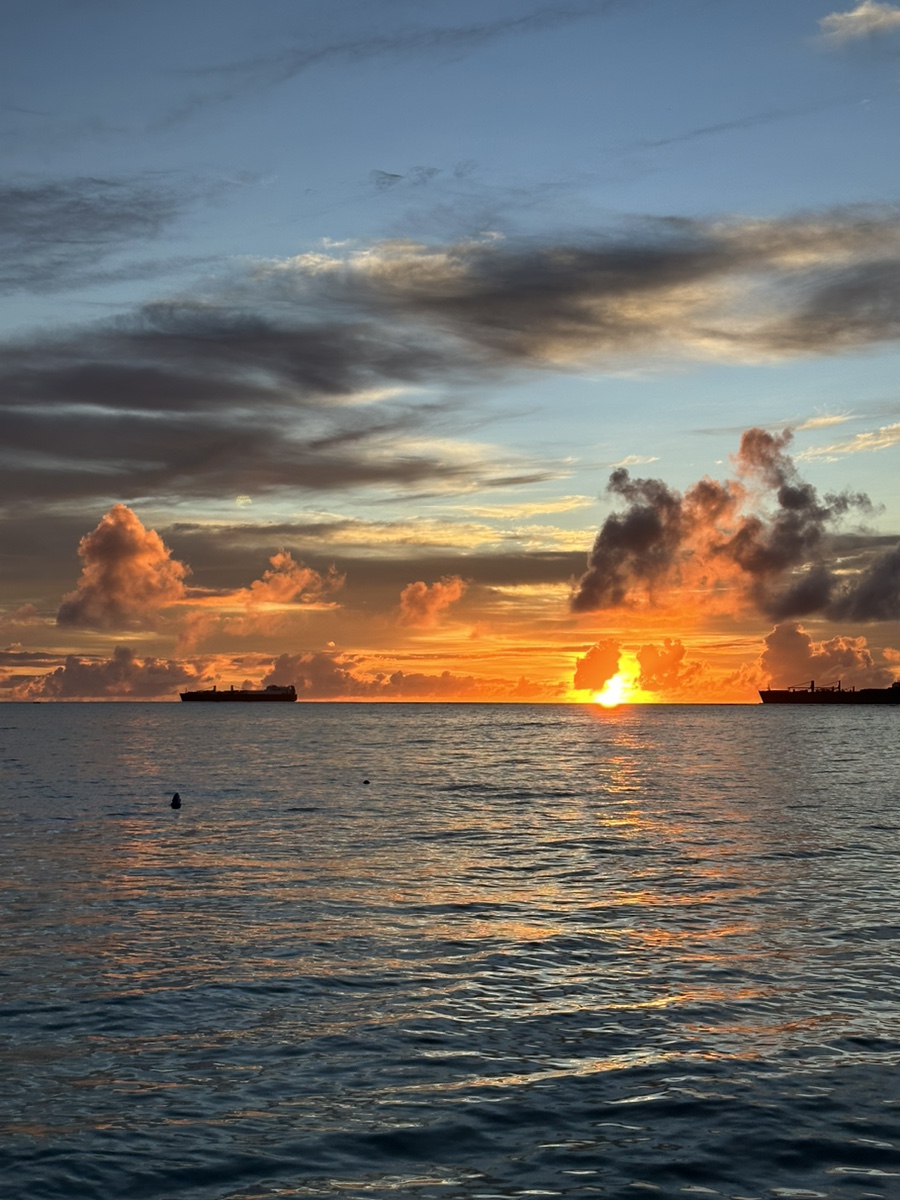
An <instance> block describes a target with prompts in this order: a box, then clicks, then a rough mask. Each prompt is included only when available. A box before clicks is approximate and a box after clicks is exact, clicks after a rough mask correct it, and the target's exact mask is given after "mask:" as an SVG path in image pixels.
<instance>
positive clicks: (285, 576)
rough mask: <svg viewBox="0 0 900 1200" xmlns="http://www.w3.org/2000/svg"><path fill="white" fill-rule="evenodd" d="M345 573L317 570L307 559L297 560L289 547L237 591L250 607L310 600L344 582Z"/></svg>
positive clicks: (320, 596) (313, 600)
mask: <svg viewBox="0 0 900 1200" xmlns="http://www.w3.org/2000/svg"><path fill="white" fill-rule="evenodd" d="M343 582H344V580H343V577H342V576H340V575H338V574H337V572H335V571H333V570H331V571H328V572H327V573H326V574H324V575H323V574H321V573H320V572H318V571H314V570H313V569H312V567H308V566H306V564H305V563H298V562H295V561H294V559H293V557H292V555H291V553H290V551H288V550H279V551H278V553H277V554H273V555H272V557H271V558H270V559H269V566H268V567H267V568H266V570H265V571H264V572H263V574H262V577H261V578H260V579H255V580H254V581H253V583H251V584H250V587H249V588H246V589H244V590H242V591H241V592H239V593H238V597H239V598H242V599H246V603H247V606H248V607H249V608H256V607H258V606H259V605H263V604H311V603H314V602H315V601H318V600H321V599H322V597H323V596H325V595H326V594H327V593H329V592H333V591H336V590H337V589H338V588H340V587H341V586H342V585H343Z"/></svg>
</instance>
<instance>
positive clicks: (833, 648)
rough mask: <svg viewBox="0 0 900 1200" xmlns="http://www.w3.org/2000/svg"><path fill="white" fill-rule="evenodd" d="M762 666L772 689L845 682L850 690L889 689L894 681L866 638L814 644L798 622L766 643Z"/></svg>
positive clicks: (779, 627) (778, 629)
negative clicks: (813, 682)
mask: <svg viewBox="0 0 900 1200" xmlns="http://www.w3.org/2000/svg"><path fill="white" fill-rule="evenodd" d="M765 646H766V648H765V650H764V651H763V653H762V655H761V656H760V660H759V666H760V669H761V672H762V676H763V679H764V680H765V681H767V682H769V683H770V684H771V686H772V687H791V686H795V685H799V684H805V683H807V682H808V681H809V680H810V679H813V680H815V682H816V683H818V684H822V685H827V684H830V683H836V682H837V681H838V680H841V682H842V684H843V685H844V686H846V687H887V686H888V684H890V683H891V682H892V681H893V675H892V673H891V672H890V671H889V670H888V669H887V667H885V666H883V665H881V664H879V663H877V662H876V661H875V658H874V656H873V654H872V652H871V650H870V649H869V648H868V646H867V644H866V639H865V638H864V637H856V638H853V637H833V638H829V639H828V640H827V641H822V642H814V641H813V640H812V637H811V636H810V634H808V633H807V632H806V631H805V630H804V629H802V628H801V626H800V625H798V624H797V623H796V622H794V621H788V622H785V623H783V624H781V625H776V627H775V628H774V629H773V630H772V632H771V633H770V634H769V635H768V637H767V638H766V639H765Z"/></svg>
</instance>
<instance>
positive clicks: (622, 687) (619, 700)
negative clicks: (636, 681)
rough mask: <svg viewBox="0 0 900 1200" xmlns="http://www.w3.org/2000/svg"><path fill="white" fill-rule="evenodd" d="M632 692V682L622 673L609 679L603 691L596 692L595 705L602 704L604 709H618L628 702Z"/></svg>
mask: <svg viewBox="0 0 900 1200" xmlns="http://www.w3.org/2000/svg"><path fill="white" fill-rule="evenodd" d="M630 691H631V680H630V679H629V678H628V677H627V676H625V675H623V674H622V673H621V671H620V672H619V673H618V674H617V675H613V677H612V679H607V681H606V683H604V685H603V689H602V691H599V692H594V703H595V704H602V705H603V707H604V708H616V707H617V706H618V705H619V704H624V703H625V702H626V701H627V699H628V695H629V693H630Z"/></svg>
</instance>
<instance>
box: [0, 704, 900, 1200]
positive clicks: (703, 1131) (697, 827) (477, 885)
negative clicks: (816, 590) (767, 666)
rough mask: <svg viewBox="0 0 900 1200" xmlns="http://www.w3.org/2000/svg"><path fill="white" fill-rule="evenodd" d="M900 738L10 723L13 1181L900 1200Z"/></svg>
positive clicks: (5, 886) (7, 826)
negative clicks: (177, 806)
mask: <svg viewBox="0 0 900 1200" xmlns="http://www.w3.org/2000/svg"><path fill="white" fill-rule="evenodd" d="M898 747H900V710H894V709H877V708H874V709H861V710H859V709H850V710H848V709H843V708H842V709H832V710H829V709H825V710H809V709H790V710H785V709H772V708H763V707H737V708H732V707H677V708H676V707H646V708H623V709H619V710H616V711H611V712H607V711H604V710H599V709H595V708H592V707H562V706H560V707H557V706H549V707H531V706H509V707H507V706H497V707H489V706H475V705H473V706H469V705H462V706H438V705H396V706H391V705H383V706H375V705H372V706H365V705H303V704H296V705H274V706H265V707H263V706H253V707H246V706H240V707H237V706H235V707H231V706H229V707H221V706H214V707H213V706H187V705H174V704H173V705H152V704H146V705H145V704H119V705H112V704H109V705H106V704H100V705H91V704H83V705H77V704H71V705H52V704H44V705H17V704H4V705H2V706H0V788H2V801H0V805H2V808H0V812H2V842H0V859H2V861H0V893H2V910H0V953H2V958H0V1002H2V1004H0V1044H2V1050H0V1196H2V1197H4V1198H10V1200H55V1198H57V1197H60V1198H61V1197H65V1198H66V1200H72V1198H76V1200H80V1198H83V1197H97V1198H98V1200H119V1198H122V1200H225V1198H226V1197H227V1198H229V1200H263V1198H265V1197H340V1198H341V1200H355V1198H359V1200H373V1198H384V1200H387V1198H388V1197H390V1198H392V1200H403V1198H405V1197H415V1198H421V1200H424V1198H426V1197H427V1198H428V1200H432V1198H434V1200H437V1198H448V1200H449V1198H460V1200H499V1198H500V1197H503V1198H506V1197H514V1196H532V1197H536V1196H545V1197H553V1196H565V1197H593V1196H604V1197H623V1198H634V1200H639V1198H640V1197H642V1196H647V1197H650V1196H662V1197H666V1198H668V1197H682V1196H693V1197H695V1198H696V1197H709V1196H723V1197H730V1198H731V1200H737V1198H738V1197H740V1198H741V1200H745V1198H750V1197H759V1198H769V1197H773V1196H775V1197H797V1198H801V1197H802V1198H806V1197H828V1198H832V1197H833V1198H835V1200H837V1198H849V1200H856V1198H859V1197H880V1198H882V1200H885V1198H888V1200H890V1198H897V1197H900V1072H898V1069H897V1068H898V1065H900V1063H898V1060H900V836H898V835H900V750H898ZM367 781H368V782H367ZM175 790H178V791H179V792H180V794H181V796H182V798H183V802H184V803H183V807H182V809H181V810H180V811H173V810H172V809H171V808H170V807H169V801H170V799H171V795H172V793H173V792H174V791H175Z"/></svg>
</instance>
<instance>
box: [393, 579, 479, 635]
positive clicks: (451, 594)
mask: <svg viewBox="0 0 900 1200" xmlns="http://www.w3.org/2000/svg"><path fill="white" fill-rule="evenodd" d="M465 590H466V584H465V582H464V580H462V579H461V578H460V577H459V576H458V575H445V576H444V577H443V578H442V579H440V580H438V582H437V583H433V584H432V585H431V586H430V587H429V586H428V584H427V583H424V582H422V581H421V580H420V581H418V582H417V583H411V584H409V585H408V586H407V587H405V588H404V589H403V591H402V592H401V593H400V616H399V621H400V624H401V625H412V626H417V627H420V628H428V627H430V626H433V625H436V624H437V622H438V620H439V618H440V616H441V614H442V613H443V612H445V611H446V610H447V609H448V608H449V607H450V605H451V604H454V603H455V602H456V601H457V600H459V599H460V598H461V597H462V595H463V594H464V592H465Z"/></svg>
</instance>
